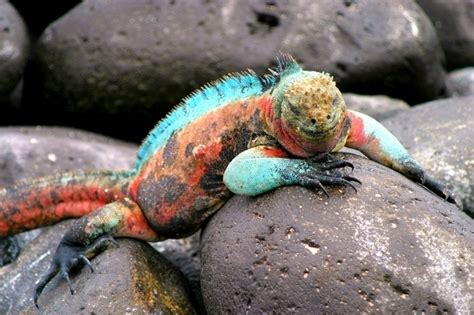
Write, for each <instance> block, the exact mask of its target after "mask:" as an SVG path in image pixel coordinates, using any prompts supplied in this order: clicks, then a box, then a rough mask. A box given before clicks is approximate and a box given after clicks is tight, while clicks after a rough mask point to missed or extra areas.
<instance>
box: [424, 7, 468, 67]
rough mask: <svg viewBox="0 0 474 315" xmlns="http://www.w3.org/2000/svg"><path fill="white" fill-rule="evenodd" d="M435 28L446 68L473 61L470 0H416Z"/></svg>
mask: <svg viewBox="0 0 474 315" xmlns="http://www.w3.org/2000/svg"><path fill="white" fill-rule="evenodd" d="M416 2H417V3H418V4H419V5H420V6H421V7H422V8H423V10H424V11H425V12H426V14H427V15H428V17H429V18H430V19H431V21H432V22H433V25H434V26H435V28H436V32H437V33H438V37H439V39H440V41H441V45H442V46H443V49H444V52H445V54H446V61H447V65H448V67H449V68H451V69H453V68H462V67H466V66H472V65H474V32H473V31H472V30H474V9H473V8H474V0H452V1H445V0H416Z"/></svg>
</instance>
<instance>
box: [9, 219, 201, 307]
mask: <svg viewBox="0 0 474 315" xmlns="http://www.w3.org/2000/svg"><path fill="white" fill-rule="evenodd" d="M60 225H61V228H62V229H64V227H65V226H66V225H67V224H65V223H61V224H60ZM51 231H52V230H50V232H51ZM42 239H44V238H41V237H40V238H39V240H35V242H34V243H32V244H30V245H29V247H31V248H29V250H28V251H25V252H24V253H23V254H22V255H20V257H19V258H18V260H17V261H16V262H14V263H12V264H10V265H8V266H5V267H3V268H2V269H0V279H3V281H2V282H1V285H0V313H2V314H4V313H9V314H18V313H20V312H23V313H25V314H36V313H39V312H38V310H36V308H35V306H34V304H33V301H32V297H33V288H34V285H35V283H36V282H37V281H38V277H40V276H41V275H42V274H43V273H44V272H45V270H47V267H48V264H49V261H50V259H51V255H52V251H51V250H50V249H49V248H48V247H47V246H48V245H49V244H48V243H44V242H42V241H41V240H42ZM57 243H59V239H58V240H57ZM119 244H120V247H119V248H111V249H108V250H106V251H105V252H104V253H102V254H100V255H99V256H98V257H96V258H95V259H94V260H93V265H94V267H95V272H94V273H91V272H90V270H89V269H87V268H84V269H83V270H81V271H80V272H78V273H77V274H76V275H75V276H74V277H73V278H72V281H73V285H74V288H75V290H76V294H74V295H71V294H70V292H69V288H68V286H67V283H66V282H65V281H62V279H60V277H56V278H55V279H54V280H53V281H52V282H51V283H50V284H49V285H48V286H47V287H46V289H45V291H44V293H43V295H42V296H41V297H40V299H39V301H38V302H39V303H38V304H39V305H40V312H41V313H42V314H71V313H87V314H93V313H95V314H112V313H115V314H125V313H127V314H144V313H147V314H150V313H154V314H155V313H156V314H158V313H159V314H190V313H192V312H193V306H192V304H191V302H190V299H189V296H188V292H187V289H186V286H185V282H184V278H183V276H182V274H181V273H180V272H179V271H178V270H177V269H176V268H175V267H173V265H172V264H171V263H170V262H168V261H167V260H166V259H165V258H164V257H163V256H162V255H160V254H158V253H157V252H156V251H155V250H153V249H152V248H151V247H150V246H149V245H148V244H146V243H144V242H139V241H135V240H119ZM40 250H43V251H44V254H42V255H40V253H41V251H40ZM31 252H35V253H36V254H37V255H31Z"/></svg>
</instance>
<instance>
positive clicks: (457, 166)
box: [383, 96, 474, 216]
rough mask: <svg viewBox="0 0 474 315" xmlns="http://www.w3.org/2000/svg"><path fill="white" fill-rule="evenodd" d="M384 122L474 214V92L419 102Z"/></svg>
mask: <svg viewBox="0 0 474 315" xmlns="http://www.w3.org/2000/svg"><path fill="white" fill-rule="evenodd" d="M383 124H384V126H386V127H387V128H388V129H389V130H390V131H391V132H392V133H393V134H394V135H395V136H396V137H397V138H398V139H399V140H400V142H401V143H402V144H403V145H404V146H405V147H406V148H407V150H408V151H409V152H410V153H411V154H412V155H413V156H414V157H415V159H417V160H418V161H419V162H420V163H421V164H422V165H423V166H424V167H425V168H426V169H427V170H428V171H429V172H430V173H431V174H433V175H434V176H435V177H436V178H439V179H440V180H442V181H443V182H445V183H446V184H447V186H448V187H449V188H450V189H451V190H452V191H453V192H454V194H455V195H456V196H457V197H458V198H459V199H460V200H461V201H462V204H463V206H464V211H466V212H467V213H468V214H469V215H470V216H474V137H473V130H474V96H470V97H461V98H449V99H442V100H438V101H433V102H429V103H426V104H422V105H419V106H415V107H413V108H411V109H410V110H408V111H405V112H402V113H399V114H397V115H395V116H393V117H392V118H390V119H387V120H384V121H383Z"/></svg>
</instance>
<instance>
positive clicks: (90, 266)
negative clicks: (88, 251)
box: [79, 255, 94, 272]
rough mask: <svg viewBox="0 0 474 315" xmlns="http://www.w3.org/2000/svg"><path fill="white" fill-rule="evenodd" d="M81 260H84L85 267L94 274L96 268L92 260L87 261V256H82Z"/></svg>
mask: <svg viewBox="0 0 474 315" xmlns="http://www.w3.org/2000/svg"><path fill="white" fill-rule="evenodd" d="M79 258H80V259H81V260H82V262H83V263H84V264H85V265H87V266H88V267H89V268H90V270H91V272H94V267H93V266H92V264H91V262H90V260H89V259H87V257H86V256H84V255H81V256H80V257H79Z"/></svg>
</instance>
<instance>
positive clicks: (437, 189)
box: [423, 175, 459, 206]
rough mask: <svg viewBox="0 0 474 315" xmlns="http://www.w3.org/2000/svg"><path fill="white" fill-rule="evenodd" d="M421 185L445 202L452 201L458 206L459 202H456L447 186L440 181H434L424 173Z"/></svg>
mask: <svg viewBox="0 0 474 315" xmlns="http://www.w3.org/2000/svg"><path fill="white" fill-rule="evenodd" d="M423 185H424V186H425V187H426V188H428V189H429V190H431V191H432V192H433V193H434V194H436V195H437V196H439V197H441V198H443V199H444V200H446V201H447V202H450V203H454V204H457V205H458V206H459V204H458V203H457V202H456V199H455V197H454V195H453V194H452V193H451V192H450V191H449V190H448V188H447V187H446V186H444V185H443V184H441V183H440V182H438V181H436V180H435V179H434V178H432V177H431V176H428V175H425V178H424V182H423Z"/></svg>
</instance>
